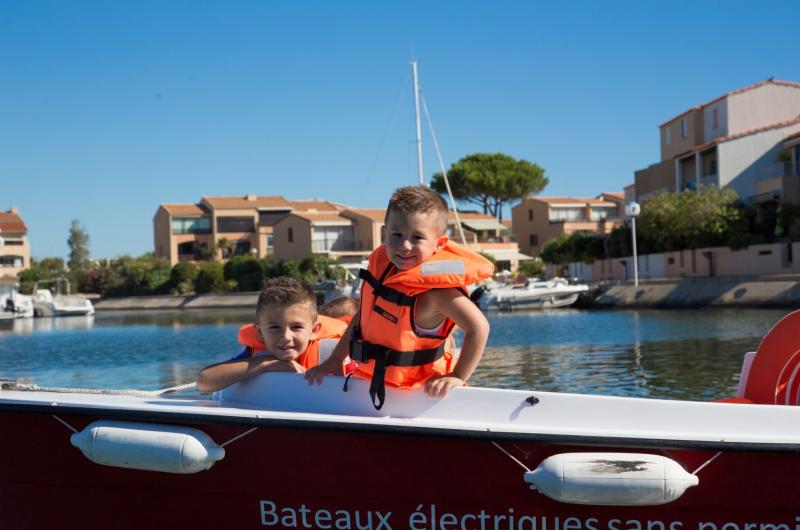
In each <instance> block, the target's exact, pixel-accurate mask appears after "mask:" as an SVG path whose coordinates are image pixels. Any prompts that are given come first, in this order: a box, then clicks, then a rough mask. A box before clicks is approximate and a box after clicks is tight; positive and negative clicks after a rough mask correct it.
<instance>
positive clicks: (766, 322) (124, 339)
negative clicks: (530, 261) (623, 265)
mask: <svg viewBox="0 0 800 530" xmlns="http://www.w3.org/2000/svg"><path fill="white" fill-rule="evenodd" d="M787 312H788V311H787V310H778V309H775V310H773V309H702V310H656V309H651V310H647V309H644V310H614V311H583V310H574V309H566V310H564V309H561V310H554V311H537V312H525V313H500V314H491V315H489V321H490V324H491V327H492V330H491V335H490V338H489V343H488V345H487V348H486V352H485V354H484V356H483V359H482V361H481V363H480V365H479V367H478V369H477V370H476V372H475V374H474V376H473V378H472V379H471V381H470V384H472V385H474V386H491V387H499V388H512V389H526V390H540V391H563V392H578V393H589V394H606V395H616V396H638V397H653V398H667V399H697V400H711V399H717V398H721V397H725V396H731V395H734V394H735V392H736V386H737V381H738V376H739V370H740V366H741V362H742V356H743V355H744V353H745V352H747V351H754V350H755V349H756V348H757V347H758V344H759V342H760V340H761V338H762V337H763V335H764V334H765V333H766V332H767V331H768V330H769V329H770V327H772V325H774V324H775V323H776V322H777V321H778V320H779V319H780V318H781V317H782V316H784V315H785V314H786V313H787ZM251 318H252V312H251V311H242V310H214V311H210V310H209V311H199V310H198V311H153V312H125V313H105V314H98V315H95V316H93V317H64V318H50V319H16V320H12V321H6V322H0V378H6V379H16V380H19V381H23V382H31V383H36V384H38V385H41V386H60V387H77V388H112V389H122V388H137V389H147V390H154V389H158V388H164V387H169V386H174V385H178V384H183V383H187V382H191V381H194V378H195V376H196V375H197V372H198V371H199V370H200V369H201V368H202V367H203V366H206V365H208V364H211V363H214V362H218V361H221V360H225V359H227V358H229V357H231V356H233V355H234V354H236V353H237V352H238V351H239V349H240V348H239V347H238V345H237V343H236V334H237V330H238V328H239V326H240V325H242V324H244V323H246V322H249V321H250V319H251Z"/></svg>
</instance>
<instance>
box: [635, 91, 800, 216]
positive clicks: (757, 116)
mask: <svg viewBox="0 0 800 530" xmlns="http://www.w3.org/2000/svg"><path fill="white" fill-rule="evenodd" d="M798 133H800V83H794V82H789V81H779V80H775V79H768V80H766V81H762V82H760V83H756V84H754V85H750V86H747V87H744V88H742V89H739V90H735V91H733V92H729V93H727V94H724V95H722V96H720V97H718V98H715V99H713V100H711V101H708V102H706V103H703V104H700V105H697V106H694V107H692V108H690V109H688V110H686V111H684V112H682V113H681V114H678V115H677V116H675V117H674V118H671V119H670V120H668V121H666V122H665V123H662V124H661V125H660V127H659V134H660V143H661V160H660V161H658V162H656V163H654V164H652V165H651V166H649V167H647V168H645V169H642V170H639V171H636V172H635V176H634V178H635V185H634V188H633V191H634V195H635V197H636V200H638V201H646V200H647V199H648V198H649V197H652V196H653V195H654V194H656V193H658V192H661V191H670V192H674V191H681V190H685V189H696V188H698V187H700V186H708V185H714V186H730V187H732V188H733V189H734V190H736V192H737V193H738V194H739V197H740V198H742V199H743V200H745V201H748V202H752V203H756V204H758V203H762V202H766V201H778V202H780V201H788V202H795V203H796V202H800V196H798V195H797V180H798V178H800V177H798V175H800V171H799V169H800V165H798V158H800V148H799V147H798V143H800V142H797V143H795V142H793V141H792V139H794V138H796V137H797V134H798Z"/></svg>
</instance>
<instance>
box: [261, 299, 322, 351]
mask: <svg viewBox="0 0 800 530" xmlns="http://www.w3.org/2000/svg"><path fill="white" fill-rule="evenodd" d="M321 326H322V324H320V323H319V322H315V319H314V312H313V311H312V309H311V307H310V305H309V304H308V303H305V304H294V305H289V306H277V305H267V306H264V307H262V308H261V311H259V313H258V322H257V323H256V329H258V333H259V335H260V336H261V339H262V340H263V341H264V345H265V349H266V350H267V353H270V354H272V355H274V356H275V357H276V358H277V359H280V360H282V361H295V360H297V358H298V357H300V355H302V354H303V353H304V352H305V351H306V349H307V348H308V344H309V342H311V341H312V340H314V339H316V338H317V333H319V330H320V327H321Z"/></svg>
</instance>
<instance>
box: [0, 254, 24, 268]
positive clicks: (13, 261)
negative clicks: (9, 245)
mask: <svg viewBox="0 0 800 530" xmlns="http://www.w3.org/2000/svg"><path fill="white" fill-rule="evenodd" d="M22 264H23V259H22V256H0V267H16V268H19V267H22Z"/></svg>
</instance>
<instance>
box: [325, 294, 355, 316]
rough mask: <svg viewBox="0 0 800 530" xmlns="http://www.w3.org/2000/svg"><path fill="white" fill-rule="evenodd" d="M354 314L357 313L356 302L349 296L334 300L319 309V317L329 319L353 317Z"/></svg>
mask: <svg viewBox="0 0 800 530" xmlns="http://www.w3.org/2000/svg"><path fill="white" fill-rule="evenodd" d="M356 312H358V301H356V299H355V298H351V297H349V296H341V297H339V298H335V299H333V300H331V301H330V302H328V303H327V304H325V305H323V306H322V307H320V308H319V314H320V315H325V316H326V317H331V318H339V317H347V316H353V315H355V314H356Z"/></svg>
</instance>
